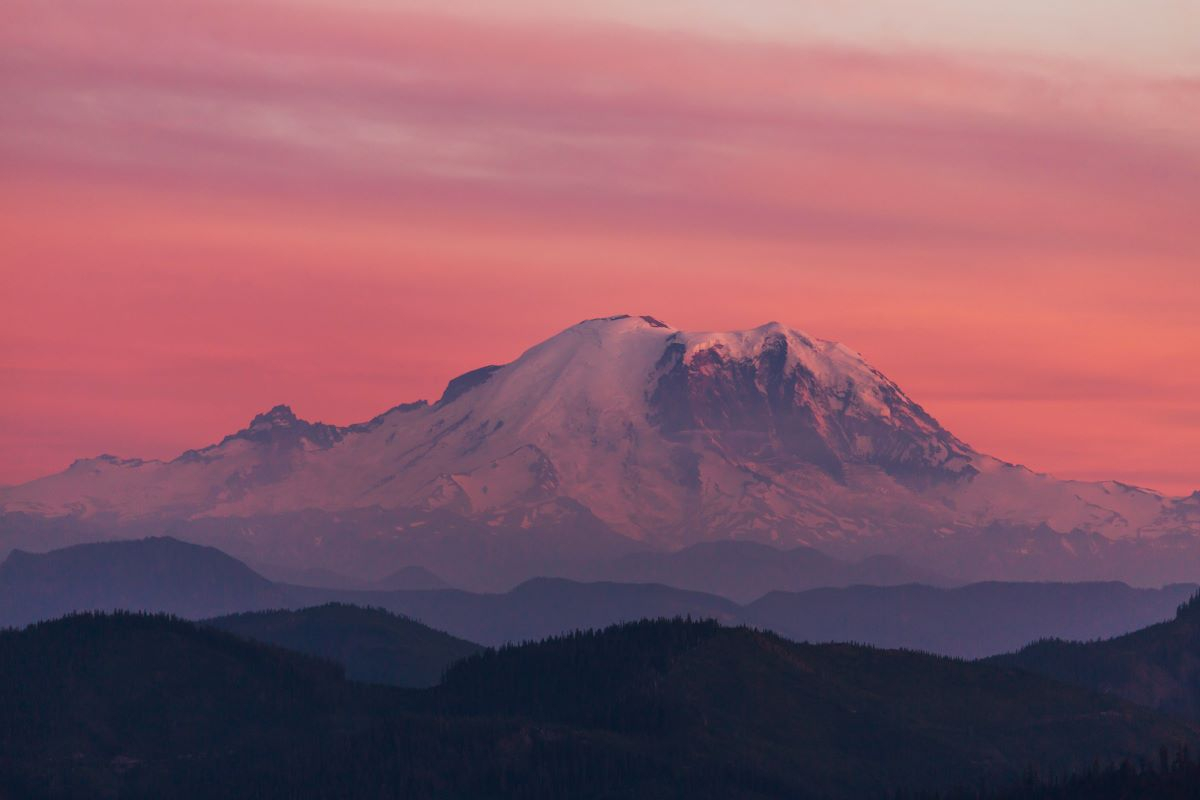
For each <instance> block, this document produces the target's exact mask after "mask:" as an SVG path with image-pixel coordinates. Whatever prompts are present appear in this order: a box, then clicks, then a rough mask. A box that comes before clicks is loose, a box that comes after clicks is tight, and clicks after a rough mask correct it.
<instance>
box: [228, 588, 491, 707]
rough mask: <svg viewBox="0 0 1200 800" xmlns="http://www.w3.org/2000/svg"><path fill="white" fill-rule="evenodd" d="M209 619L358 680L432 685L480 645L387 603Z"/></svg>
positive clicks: (260, 612)
mask: <svg viewBox="0 0 1200 800" xmlns="http://www.w3.org/2000/svg"><path fill="white" fill-rule="evenodd" d="M206 624H208V625H211V626H213V627H215V628H220V629H221V630H225V631H229V632H230V633H235V634H237V635H238V636H244V637H246V638H248V639H255V640H257V641H260V642H268V643H270V644H276V645H279V646H280V647H286V648H288V649H289V650H297V651H299V652H302V653H309V654H312V655H315V656H321V657H322V658H326V659H329V660H330V661H334V662H336V663H338V664H341V665H342V666H343V667H344V668H345V670H346V676H347V677H349V678H353V679H354V680H360V681H367V682H369V683H386V684H390V685H393V686H410V687H424V686H432V685H434V684H435V683H437V682H438V681H440V680H441V678H442V673H443V672H445V670H446V667H448V666H450V665H451V664H452V663H454V662H455V661H458V660H459V659H461V658H465V657H466V656H469V655H472V654H473V653H476V652H478V651H479V649H480V647H479V645H477V644H474V643H472V642H468V641H465V640H463V639H458V638H455V637H453V636H451V635H450V634H448V633H442V632H441V631H435V630H434V629H433V628H429V627H426V626H425V625H422V624H421V623H419V622H415V621H413V620H410V619H407V618H405V617H401V616H398V615H396V614H391V613H389V612H387V611H384V610H383V609H377V608H360V607H358V606H350V605H344V604H341V603H329V604H327V605H323V606H318V607H315V608H305V609H302V610H299V611H252V612H247V613H245V614H234V615H231V616H226V617H217V618H216V619H210V620H206Z"/></svg>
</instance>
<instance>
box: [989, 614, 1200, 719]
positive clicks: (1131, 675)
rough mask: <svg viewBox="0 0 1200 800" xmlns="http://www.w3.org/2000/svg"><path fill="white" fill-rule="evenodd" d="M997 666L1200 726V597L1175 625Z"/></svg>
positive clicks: (1055, 647)
mask: <svg viewBox="0 0 1200 800" xmlns="http://www.w3.org/2000/svg"><path fill="white" fill-rule="evenodd" d="M993 661H994V662H995V663H998V664H1004V665H1007V666H1013V667H1020V668H1021V669H1027V670H1029V671H1031V672H1036V673H1039V674H1041V675H1047V676H1049V677H1052V678H1056V679H1058V680H1061V681H1063V682H1065V683H1072V684H1076V685H1078V686H1088V687H1091V688H1093V689H1096V690H1097V691H1101V692H1105V693H1107V694H1114V695H1117V696H1119V697H1123V698H1125V699H1127V700H1131V701H1132V702H1135V703H1138V704H1140V705H1143V706H1147V707H1149V708H1155V709H1158V710H1160V711H1164V712H1167V713H1170V714H1175V715H1178V716H1181V717H1187V718H1190V719H1192V720H1196V721H1200V596H1194V597H1192V599H1191V600H1189V601H1188V602H1187V603H1185V604H1183V605H1182V606H1180V608H1179V612H1178V613H1177V614H1176V616H1175V618H1174V619H1173V620H1170V621H1168V622H1163V623H1160V624H1158V625H1152V626H1150V627H1148V628H1145V629H1143V630H1139V631H1135V632H1133V633H1130V634H1126V635H1125V636H1118V637H1116V638H1114V639H1108V640H1104V641H1090V642H1067V641H1062V640H1061V639H1049V640H1044V641H1040V642H1036V643H1034V644H1030V645H1029V646H1027V647H1025V648H1023V649H1021V650H1020V651H1018V652H1016V653H1012V654H1009V655H1004V656H998V657H996V658H995V659H993Z"/></svg>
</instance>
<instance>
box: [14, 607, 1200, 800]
mask: <svg viewBox="0 0 1200 800" xmlns="http://www.w3.org/2000/svg"><path fill="white" fill-rule="evenodd" d="M1197 741H1198V735H1197V731H1196V729H1195V728H1193V727H1190V726H1188V725H1186V724H1182V723H1178V722H1174V721H1171V720H1169V719H1166V718H1163V717H1160V716H1157V715H1156V714H1155V713H1154V712H1151V711H1146V710H1142V709H1139V708H1136V707H1134V706H1131V705H1128V704H1126V703H1124V702H1123V701H1120V700H1118V699H1116V698H1112V697H1104V696H1101V695H1097V694H1095V693H1093V692H1089V691H1087V690H1083V689H1072V688H1070V687H1064V686H1063V685H1061V684H1058V683H1056V682H1053V681H1050V680H1047V679H1044V678H1041V677H1038V676H1035V675H1032V674H1030V673H1026V672H1022V671H1019V670H1013V669H1008V668H1004V667H999V666H993V665H985V664H972V663H967V662H961V661H956V660H952V659H947V658H941V657H935V656H927V655H921V654H916V653H908V652H897V651H882V650H874V649H871V648H863V647H854V646H849V645H795V644H790V643H788V642H785V641H783V640H781V639H779V638H777V637H775V636H772V635H769V634H762V633H758V632H755V631H752V630H749V629H745V628H724V627H720V626H718V625H717V624H715V623H711V622H700V623H690V622H683V621H674V622H670V621H659V622H640V623H632V624H628V625H623V626H619V627H615V628H610V629H608V630H605V631H602V632H598V633H583V634H576V635H571V636H567V637H563V638H560V639H554V640H550V641H546V642H543V643H540V644H534V645H526V646H522V647H511V648H506V649H503V650H501V651H484V652H482V653H481V654H479V655H476V656H472V657H470V658H468V659H467V660H465V661H462V662H459V664H458V665H457V666H455V667H453V668H451V670H450V671H449V673H448V678H447V680H446V682H445V683H444V685H442V686H440V687H436V688H433V689H429V690H423V691H415V690H402V689H393V688H390V687H383V686H371V685H367V684H360V683H355V682H350V681H346V680H345V679H344V678H343V677H342V675H341V672H340V670H339V668H338V667H336V666H334V665H332V664H328V663H326V662H323V661H320V660H317V659H314V658H311V657H308V656H304V655H300V654H294V653H290V652H288V651H285V650H282V649H277V648H275V647H272V646H267V645H263V644H258V643H255V642H251V641H248V640H243V639H239V638H236V637H234V636H232V635H230V634H228V633H225V632H222V631H218V630H214V629H212V628H208V627H202V626H197V625H194V624H191V623H186V622H182V621H178V620H173V619H168V618H162V617H147V616H136V615H128V614H118V615H111V616H109V615H81V616H74V617H68V618H65V619H63V620H59V621H55V622H49V623H42V624H39V625H36V626H33V627H30V628H28V629H26V630H23V631H9V632H5V633H2V634H0V796H13V797H23V796H36V797H100V796H109V797H164V796H170V797H184V798H188V797H197V798H198V797H205V798H208V797H216V796H220V797H295V798H307V797H333V796H336V797H347V798H356V797H364V798H375V797H380V798H382V797H396V796H404V797H413V798H423V797H439V798H444V797H449V798H456V797H463V798H465V797H472V798H475V797H530V798H533V797H547V798H550V797H583V798H607V797H630V796H636V797H649V798H656V797H663V798H667V797H688V798H718V797H720V798H738V797H746V798H750V797H755V798H768V797H780V798H783V797H789V798H790V797H799V798H804V797H823V796H824V797H833V798H851V797H853V798H860V797H874V796H880V797H882V796H886V795H889V794H890V793H891V791H892V790H893V789H896V788H900V787H909V788H913V789H937V788H943V787H946V786H949V785H951V784H953V783H966V784H967V785H978V782H979V781H981V780H982V781H988V782H989V783H990V784H991V785H997V786H999V785H1003V784H1005V783H1012V782H1015V781H1017V779H1018V778H1019V776H1020V775H1021V774H1023V772H1024V771H1025V770H1026V769H1027V768H1028V767H1029V766H1035V767H1038V768H1039V769H1043V770H1055V769H1066V768H1068V767H1071V766H1079V765H1086V764H1090V763H1092V762H1093V761H1094V760H1095V759H1097V758H1099V759H1101V760H1105V761H1106V760H1108V759H1109V758H1121V757H1123V756H1131V757H1136V756H1138V755H1143V754H1144V755H1147V756H1153V754H1154V752H1155V750H1156V749H1157V746H1158V745H1159V744H1162V745H1167V746H1170V747H1176V746H1178V745H1180V744H1186V745H1189V746H1191V747H1193V749H1194V748H1195V746H1196V743H1197Z"/></svg>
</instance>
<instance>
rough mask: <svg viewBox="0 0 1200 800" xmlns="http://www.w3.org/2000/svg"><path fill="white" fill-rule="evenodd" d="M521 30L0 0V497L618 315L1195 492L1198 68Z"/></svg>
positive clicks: (1010, 454) (479, 19) (1031, 457)
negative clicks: (895, 394) (893, 392)
mask: <svg viewBox="0 0 1200 800" xmlns="http://www.w3.org/2000/svg"><path fill="white" fill-rule="evenodd" d="M520 5H521V4H520V3H514V4H513V6H514V7H518V6H520ZM527 5H528V7H527V8H526V9H525V11H526V12H527V13H520V14H518V13H511V14H505V13H500V12H496V11H495V9H491V10H488V11H487V13H485V12H484V11H480V12H479V13H478V14H477V15H476V16H474V17H473V18H467V17H464V16H459V17H453V16H439V15H438V14H437V12H436V10H430V7H417V5H415V4H391V5H384V4H370V3H362V4H345V3H339V4H335V3H332V2H328V3H315V2H294V3H289V4H275V3H272V2H268V1H267V0H249V1H248V2H244V3H237V4H228V5H222V4H220V3H211V2H209V3H199V2H192V1H191V0H182V1H181V2H172V3H165V4H164V3H160V2H150V0H116V2H108V3H98V2H81V3H73V4H70V6H69V10H68V6H66V5H62V4H49V3H43V2H39V0H16V2H14V3H10V4H8V5H7V6H6V9H5V12H4V16H5V20H4V24H3V25H0V91H2V92H3V96H4V98H5V102H4V103H3V104H2V105H3V107H2V108H0V247H2V251H0V255H2V260H0V263H2V264H3V267H2V269H3V273H2V277H0V280H2V285H0V288H2V290H3V291H0V483H15V482H20V481H24V480H28V479H31V478H34V477H37V476H39V475H42V474H46V473H49V472H52V471H56V470H58V469H61V468H63V467H65V466H66V465H67V464H68V463H70V461H71V460H72V459H74V458H75V457H79V456H88V455H95V454H98V453H100V452H112V453H115V454H118V455H123V456H142V457H170V456H174V455H176V454H178V453H179V452H180V451H182V450H184V449H186V448H189V447H195V446H199V445H203V444H205V443H208V442H212V441H216V440H218V439H219V438H220V437H221V436H222V435H224V434H225V433H228V432H231V431H233V430H236V429H237V428H239V427H241V426H243V425H244V424H245V423H246V422H247V421H248V420H249V419H250V417H251V416H253V415H254V414H255V413H257V412H259V411H262V410H265V409H266V408H268V407H270V406H272V405H274V404H276V403H281V402H282V403H289V404H291V405H292V406H293V407H294V408H295V410H296V412H297V413H298V414H300V415H301V416H304V417H306V418H309V419H320V420H323V421H326V422H333V423H349V422H353V421H359V420H364V419H367V418H369V417H371V416H373V415H375V414H376V413H378V412H380V411H382V410H384V409H386V408H388V407H390V406H393V405H395V404H397V403H400V402H404V401H409V400H414V399H417V398H421V397H424V398H435V397H436V396H437V395H438V394H440V392H441V390H442V388H443V387H444V385H445V383H446V382H447V381H448V380H449V379H450V378H451V377H453V376H455V375H457V374H459V373H461V372H464V371H466V370H468V369H471V368H474V367H477V366H480V365H483V364H488V363H502V362H505V361H508V360H511V359H513V358H515V357H516V356H517V355H519V353H520V352H521V350H523V349H524V348H525V347H527V346H530V345H532V344H534V343H536V342H537V341H540V340H541V339H544V338H546V337H548V336H550V335H552V334H553V333H556V332H557V331H558V330H560V329H562V328H564V327H566V326H567V325H570V324H572V323H574V322H576V321H578V320H580V319H584V318H588V317H595V316H602V315H608V314H616V313H632V314H652V315H654V316H656V317H659V318H660V319H664V320H666V321H667V322H669V323H671V324H672V325H675V326H676V327H680V328H685V329H710V330H718V329H733V328H742V327H751V326H754V325H758V324H761V323H763V322H766V321H768V320H778V321H780V322H783V323H786V324H789V325H792V326H794V327H798V328H801V329H803V330H805V331H807V332H809V333H811V334H813V335H815V336H819V337H822V338H830V339H837V340H840V341H843V342H845V343H847V344H848V345H849V346H851V347H853V348H854V349H856V350H859V351H860V352H862V353H863V354H864V355H865V356H866V357H867V359H868V360H869V361H871V362H872V363H873V364H874V365H875V366H877V367H878V368H880V369H881V370H882V371H883V372H884V373H886V374H887V375H888V376H889V377H891V378H892V379H894V380H895V381H896V382H897V383H899V384H900V385H901V386H902V387H903V388H904V389H905V390H906V391H907V392H908V394H909V395H911V396H912V397H913V398H914V399H916V400H917V401H918V402H920V403H922V404H923V405H924V406H925V407H926V408H927V409H928V410H929V411H930V412H931V413H933V414H934V415H935V416H936V417H938V419H939V420H940V421H941V422H942V423H943V424H945V425H946V426H947V427H948V428H949V429H950V430H952V431H954V432H955V433H956V434H957V435H959V436H960V437H961V438H963V439H964V440H965V441H967V442H969V443H970V444H972V445H973V446H975V447H976V448H978V449H980V450H982V451H984V452H988V453H991V454H993V455H996V456H998V457H1001V458H1005V459H1008V460H1012V461H1016V462H1020V463H1024V464H1026V465H1028V466H1030V467H1032V468H1035V469H1038V470H1042V471H1048V472H1052V473H1055V474H1057V475H1060V476H1062V477H1077V478H1087V479H1092V478H1096V479H1099V478H1115V479H1120V480H1125V481H1128V482H1131V483H1135V484H1139V485H1144V486H1149V487H1152V488H1156V489H1160V490H1162V491H1165V492H1169V493H1185V492H1190V491H1192V490H1193V489H1200V369H1197V367H1200V224H1198V223H1197V210H1198V209H1200V55H1197V56H1196V60H1194V61H1189V60H1188V58H1189V56H1188V53H1187V52H1186V51H1180V53H1179V54H1175V55H1173V56H1172V60H1170V62H1169V63H1168V64H1166V65H1165V66H1164V64H1162V63H1156V64H1154V65H1152V66H1153V68H1151V67H1150V65H1148V66H1147V68H1146V69H1145V70H1140V69H1138V66H1137V59H1138V58H1139V57H1140V55H1139V54H1140V53H1141V50H1140V49H1139V48H1140V47H1142V45H1143V44H1144V43H1143V42H1141V41H1140V40H1139V41H1138V42H1135V43H1133V44H1131V45H1130V48H1129V50H1128V52H1127V53H1125V54H1124V55H1125V56H1127V57H1124V58H1117V59H1113V60H1111V61H1108V62H1104V63H1101V62H1099V61H1096V60H1094V59H1092V55H1091V54H1090V53H1088V52H1081V53H1072V52H1066V53H1062V54H1059V55H1057V56H1056V55H1054V54H1051V53H1048V52H1047V45H1046V42H1045V41H1044V40H1039V46H1038V47H1036V48H1035V47H1033V46H1032V45H1031V46H1030V48H1029V49H1028V50H1022V49H1021V44H1022V40H1021V32H1020V31H1019V30H1016V31H1012V32H1010V33H1009V34H1008V36H1009V39H1008V40H1005V41H1003V42H995V41H988V42H986V43H981V42H980V41H978V40H977V39H976V38H972V36H971V35H969V32H964V33H963V34H962V36H963V39H962V41H961V43H960V46H958V47H950V46H948V45H947V37H948V36H949V34H948V33H947V28H946V26H942V27H941V28H939V29H938V30H939V33H938V36H937V37H936V38H931V39H930V40H929V41H922V40H921V39H920V37H917V39H916V40H912V39H911V38H910V39H909V40H906V41H905V42H904V43H903V44H902V45H901V44H894V45H893V44H889V43H888V42H886V41H880V40H879V39H878V37H873V36H870V37H869V36H867V35H866V34H865V33H864V34H863V37H862V40H861V41H857V42H856V41H855V40H854V31H850V32H848V33H847V32H846V31H842V32H840V33H839V35H837V36H833V35H829V36H816V35H813V36H805V35H804V32H803V31H799V32H796V33H795V35H789V36H779V37H773V38H770V39H763V38H758V37H756V36H754V35H751V34H750V33H745V32H742V33H737V34H736V35H734V34H730V35H719V31H716V30H708V29H705V28H704V26H701V25H689V26H686V27H684V26H680V28H679V29H677V30H676V29H671V27H670V26H667V25H664V24H663V23H662V19H661V18H657V17H656V18H655V19H654V20H652V21H648V20H646V19H642V18H640V17H638V16H637V15H636V14H634V13H633V12H629V15H628V16H627V17H624V18H622V17H620V16H619V15H618V16H613V17H612V18H602V16H600V15H595V14H591V15H580V16H579V17H577V18H566V17H551V16H548V15H546V14H541V13H534V12H535V11H537V10H538V7H537V6H536V5H535V4H533V3H529V4H527ZM866 5H869V4H866ZM915 5H917V6H919V4H915ZM935 5H937V4H934V3H931V4H930V7H931V9H932V8H933V7H934V6H935ZM1018 5H1019V4H1018ZM622 6H623V4H616V5H614V6H613V7H614V8H620V7H622ZM770 7H772V4H771V3H764V6H763V8H764V12H763V13H768V12H769V11H770ZM681 13H682V12H681ZM930 13H931V14H932V13H933V11H932V10H931V12H930ZM613 14H616V12H613ZM652 23H653V24H652ZM713 24H714V28H715V27H717V22H716V21H714V23H713ZM1162 24H1163V26H1164V31H1165V29H1166V28H1167V27H1169V26H1172V22H1171V20H1169V19H1166V18H1165V17H1164V20H1163V23H1162ZM1165 35H1166V33H1165V32H1164V36H1165ZM1164 41H1165V40H1164ZM985 44H986V46H984V45H985ZM1134 44H1136V45H1137V47H1134ZM1118 55H1121V53H1118Z"/></svg>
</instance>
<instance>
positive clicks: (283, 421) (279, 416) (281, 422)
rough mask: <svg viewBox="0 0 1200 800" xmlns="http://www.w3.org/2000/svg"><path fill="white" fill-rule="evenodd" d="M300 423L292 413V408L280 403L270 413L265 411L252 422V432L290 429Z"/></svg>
mask: <svg viewBox="0 0 1200 800" xmlns="http://www.w3.org/2000/svg"><path fill="white" fill-rule="evenodd" d="M297 422H300V418H299V417H297V416H296V414H295V413H294V412H293V411H292V409H291V406H287V405H284V404H282V403H280V404H279V405H277V406H275V407H273V408H272V409H270V410H269V411H264V412H263V413H262V414H259V415H258V416H256V417H255V418H254V419H252V420H250V426H249V427H250V430H255V429H258V428H265V427H290V426H292V425H295V424H296V423H297Z"/></svg>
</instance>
